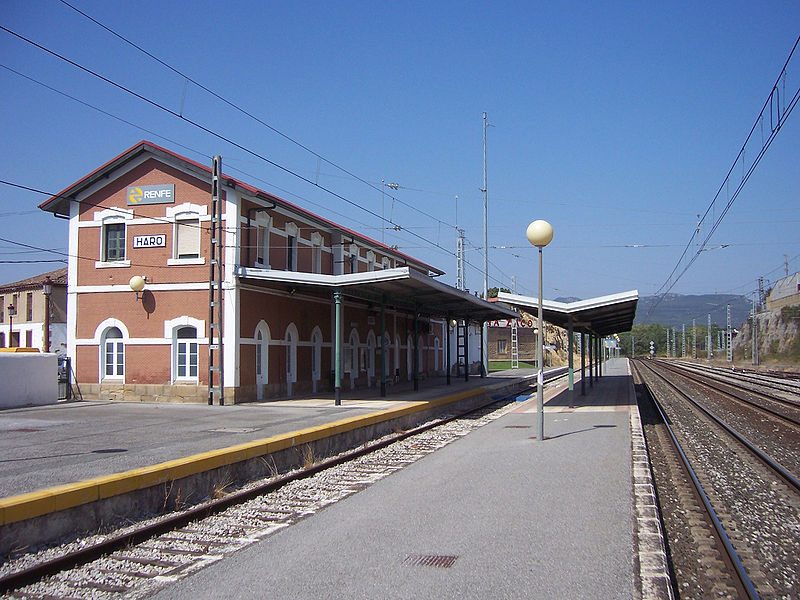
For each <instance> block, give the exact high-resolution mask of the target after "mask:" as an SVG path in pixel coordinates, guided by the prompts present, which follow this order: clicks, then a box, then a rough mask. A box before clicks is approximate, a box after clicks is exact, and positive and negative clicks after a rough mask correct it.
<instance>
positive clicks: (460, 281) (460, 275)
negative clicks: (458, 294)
mask: <svg viewBox="0 0 800 600" xmlns="http://www.w3.org/2000/svg"><path fill="white" fill-rule="evenodd" d="M456 231H458V237H457V238H456V289H459V290H466V289H467V280H466V278H465V277H464V230H463V229H456Z"/></svg>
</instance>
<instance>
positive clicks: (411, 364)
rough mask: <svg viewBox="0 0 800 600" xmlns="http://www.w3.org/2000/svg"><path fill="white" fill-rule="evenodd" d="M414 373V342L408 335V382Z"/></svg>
mask: <svg viewBox="0 0 800 600" xmlns="http://www.w3.org/2000/svg"><path fill="white" fill-rule="evenodd" d="M413 372H414V340H413V339H412V338H411V336H410V335H409V336H408V337H407V338H406V374H407V376H408V379H409V381H410V380H411V375H412V373H413Z"/></svg>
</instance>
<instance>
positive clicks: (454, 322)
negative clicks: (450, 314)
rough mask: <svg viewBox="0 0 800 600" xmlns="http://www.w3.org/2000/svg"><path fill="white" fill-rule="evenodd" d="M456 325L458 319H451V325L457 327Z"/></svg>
mask: <svg viewBox="0 0 800 600" xmlns="http://www.w3.org/2000/svg"><path fill="white" fill-rule="evenodd" d="M456 325H458V321H456V320H455V319H450V327H452V328H453V329H455V328H456Z"/></svg>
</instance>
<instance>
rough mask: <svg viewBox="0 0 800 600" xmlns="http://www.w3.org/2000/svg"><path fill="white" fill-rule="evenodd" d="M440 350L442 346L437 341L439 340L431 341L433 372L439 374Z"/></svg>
mask: <svg viewBox="0 0 800 600" xmlns="http://www.w3.org/2000/svg"><path fill="white" fill-rule="evenodd" d="M441 350H442V344H441V342H440V341H439V338H438V337H437V338H434V339H433V370H434V371H435V372H437V373H438V372H439V353H440V352H441Z"/></svg>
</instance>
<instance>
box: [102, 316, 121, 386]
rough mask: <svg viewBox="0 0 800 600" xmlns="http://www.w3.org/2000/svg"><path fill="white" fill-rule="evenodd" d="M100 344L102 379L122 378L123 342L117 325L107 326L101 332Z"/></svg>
mask: <svg viewBox="0 0 800 600" xmlns="http://www.w3.org/2000/svg"><path fill="white" fill-rule="evenodd" d="M102 339H103V343H102V344H101V346H100V347H101V349H102V350H101V352H102V365H103V369H102V371H101V373H102V378H103V379H122V378H123V377H124V375H125V343H124V342H123V340H122V332H121V331H120V330H119V327H109V328H108V329H106V330H105V331H104V332H103V338H102Z"/></svg>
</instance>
